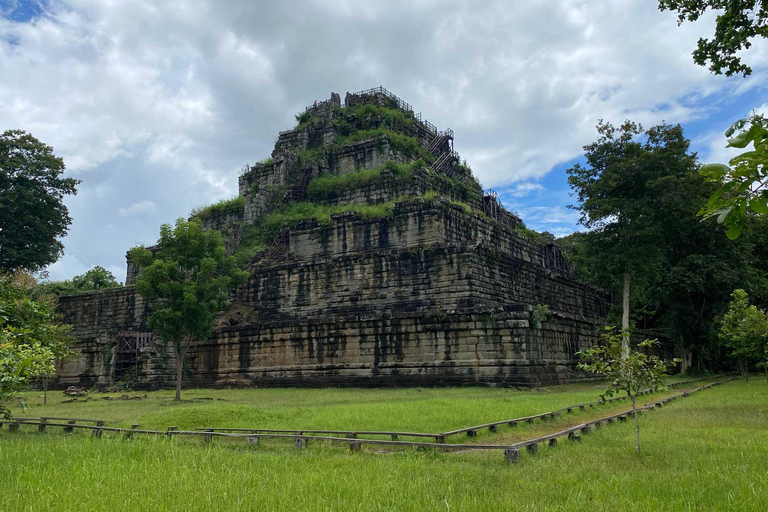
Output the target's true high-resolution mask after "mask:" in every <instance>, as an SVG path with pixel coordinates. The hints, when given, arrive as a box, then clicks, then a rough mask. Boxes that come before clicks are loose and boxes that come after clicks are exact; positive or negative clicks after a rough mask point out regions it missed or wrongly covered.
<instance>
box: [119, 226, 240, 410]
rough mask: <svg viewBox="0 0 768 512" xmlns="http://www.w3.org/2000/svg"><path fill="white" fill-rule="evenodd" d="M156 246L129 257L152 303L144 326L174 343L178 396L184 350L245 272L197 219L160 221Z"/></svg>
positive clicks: (205, 332) (205, 333) (209, 324)
mask: <svg viewBox="0 0 768 512" xmlns="http://www.w3.org/2000/svg"><path fill="white" fill-rule="evenodd" d="M157 247H158V250H156V251H148V250H146V249H144V248H143V247H134V248H133V249H131V251H130V258H131V260H132V261H133V262H134V263H136V265H137V266H138V267H139V268H140V269H141V272H140V274H139V276H138V278H137V280H136V291H137V292H138V293H139V294H141V296H142V297H144V298H146V299H148V300H150V301H151V303H152V305H153V308H152V314H151V316H150V317H149V322H148V323H149V326H150V327H151V328H152V329H156V330H157V331H159V333H160V336H161V338H162V340H163V342H165V343H170V344H172V345H173V348H174V352H175V355H176V398H177V399H180V398H181V377H182V368H183V361H184V357H185V356H186V353H187V350H188V349H189V347H190V346H191V345H192V344H193V343H194V342H196V341H199V340H206V339H208V337H209V336H210V334H211V330H212V329H213V323H214V318H215V314H216V312H217V311H221V310H222V309H224V308H225V307H226V305H227V299H228V294H229V291H230V290H233V289H234V288H235V287H237V286H238V285H240V284H241V283H243V282H245V280H246V279H247V278H248V273H247V272H245V271H242V270H239V269H238V267H237V264H236V262H235V258H233V257H231V256H230V257H227V256H226V255H225V250H224V241H223V239H222V237H221V233H219V232H218V231H215V230H208V231H206V230H203V224H202V222H201V221H200V220H199V219H192V220H190V221H186V220H184V219H178V220H177V221H176V226H175V227H172V226H171V225H170V224H163V225H162V226H161V227H160V239H159V240H158V242H157Z"/></svg>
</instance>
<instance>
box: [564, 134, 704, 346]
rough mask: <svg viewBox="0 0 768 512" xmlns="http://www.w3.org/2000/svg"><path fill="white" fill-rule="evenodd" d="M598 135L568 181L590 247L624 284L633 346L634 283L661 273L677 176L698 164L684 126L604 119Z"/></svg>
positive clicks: (625, 322)
mask: <svg viewBox="0 0 768 512" xmlns="http://www.w3.org/2000/svg"><path fill="white" fill-rule="evenodd" d="M597 131H598V134H599V137H598V140H597V141H596V142H594V143H592V144H589V145H587V146H584V151H585V157H586V164H587V165H586V166H582V165H581V164H576V165H574V166H573V167H572V168H570V169H568V171H567V172H568V175H569V176H568V183H569V184H570V185H571V188H572V189H573V195H575V196H576V197H577V200H578V203H577V205H575V206H572V208H575V209H578V210H579V212H580V213H581V218H580V219H579V222H580V223H581V224H582V225H584V226H585V227H587V228H588V229H590V230H591V232H590V236H589V237H587V238H586V239H585V243H586V244H587V246H588V247H587V251H588V252H589V253H591V254H595V255H599V258H600V259H601V273H602V274H603V275H604V276H606V277H605V278H604V280H607V281H610V282H611V283H612V284H613V285H614V286H616V287H620V288H621V289H622V299H623V300H622V322H621V325H622V330H623V332H624V335H625V339H624V347H625V350H626V349H628V345H629V340H628V338H627V336H628V334H627V333H628V332H629V327H630V325H629V319H630V284H631V282H632V281H633V280H635V281H640V282H642V281H644V280H647V279H650V278H652V276H653V275H655V274H656V273H657V270H658V268H659V267H660V264H661V261H662V260H663V251H662V247H661V246H660V244H659V240H660V237H661V236H662V233H661V226H662V225H663V221H664V220H665V219H662V216H663V212H661V211H660V210H659V204H660V202H662V201H663V200H665V199H666V198H667V195H668V192H667V190H666V187H667V186H668V182H669V180H670V177H674V176H682V175H686V174H690V173H691V172H695V171H696V170H697V169H698V163H697V161H696V156H695V154H689V153H688V149H689V147H690V141H689V140H688V139H686V138H685V137H684V136H683V132H682V128H681V127H680V126H679V125H666V124H662V125H659V126H655V127H653V128H651V129H649V130H646V131H643V128H642V126H640V125H638V124H635V123H633V122H631V121H626V122H625V123H624V124H622V125H621V126H619V127H614V126H613V125H612V124H610V123H607V122H603V121H602V120H601V121H600V122H599V124H598V125H597Z"/></svg>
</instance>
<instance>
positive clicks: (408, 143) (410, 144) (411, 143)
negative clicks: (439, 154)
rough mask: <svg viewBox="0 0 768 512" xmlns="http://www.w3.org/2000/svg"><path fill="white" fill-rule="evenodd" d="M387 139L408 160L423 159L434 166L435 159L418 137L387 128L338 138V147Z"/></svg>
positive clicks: (355, 132) (358, 131)
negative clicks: (370, 140)
mask: <svg viewBox="0 0 768 512" xmlns="http://www.w3.org/2000/svg"><path fill="white" fill-rule="evenodd" d="M382 137H385V138H386V139H387V140H389V145H390V147H391V148H392V149H394V150H395V151H398V152H400V153H401V154H402V155H403V156H405V157H408V158H415V159H418V158H420V159H422V160H424V161H425V162H426V163H427V164H429V165H432V164H433V163H434V161H435V157H434V155H433V154H432V153H430V152H429V151H427V149H426V148H425V147H423V146H421V145H420V144H419V141H418V139H416V137H410V136H408V135H403V134H401V133H397V132H395V131H392V130H390V129H388V128H386V127H379V128H375V129H371V130H357V131H353V132H351V133H350V134H349V135H346V136H337V138H336V145H337V146H338V147H340V148H344V147H347V146H349V145H351V144H354V143H357V142H361V141H364V140H369V139H379V138H382Z"/></svg>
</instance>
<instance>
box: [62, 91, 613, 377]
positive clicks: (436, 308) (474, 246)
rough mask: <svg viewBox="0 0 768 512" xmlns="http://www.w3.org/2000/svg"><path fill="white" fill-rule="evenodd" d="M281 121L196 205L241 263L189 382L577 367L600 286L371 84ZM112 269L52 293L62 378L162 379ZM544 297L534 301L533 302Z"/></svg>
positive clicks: (572, 372) (136, 312)
mask: <svg viewBox="0 0 768 512" xmlns="http://www.w3.org/2000/svg"><path fill="white" fill-rule="evenodd" d="M297 120H298V125H297V126H296V128H294V129H293V130H289V131H284V132H280V134H279V137H278V139H277V141H276V143H275V149H274V151H273V152H272V156H271V158H269V159H267V160H265V161H263V162H261V163H259V164H256V165H254V166H252V167H249V168H246V169H245V170H244V172H243V173H242V175H241V176H240V179H239V196H238V198H237V199H236V200H233V201H231V202H229V203H227V204H225V205H224V206H222V207H220V208H213V209H209V210H202V211H200V212H198V213H197V214H196V215H197V216H199V217H200V218H201V219H202V220H203V222H204V225H205V226H206V228H208V229H217V230H220V231H221V232H222V233H223V234H224V235H225V239H226V240H227V244H228V250H229V251H230V252H232V253H234V254H235V255H236V256H237V257H238V259H240V260H241V261H242V262H243V263H244V264H247V268H248V270H249V272H250V278H249V280H248V282H247V284H245V285H244V286H242V287H241V288H240V289H239V290H237V292H236V293H235V294H234V296H233V300H232V303H231V305H230V307H229V309H228V310H227V311H224V312H222V314H221V315H220V318H219V323H218V324H217V327H216V329H215V330H214V333H213V335H212V337H211V339H209V340H206V341H203V342H200V343H199V344H198V345H197V347H196V348H195V349H193V350H192V351H190V356H188V360H187V361H186V365H187V369H188V371H187V378H186V381H185V384H186V385H190V386H250V385H279V386H321V385H354V386H365V385H376V386H395V385H444V384H445V385H460V384H483V385H514V386H518V385H522V386H533V385H549V384H554V383H563V382H569V381H572V380H575V379H579V378H584V377H585V375H583V374H582V373H580V372H579V371H578V370H577V369H576V361H575V354H576V352H578V351H579V350H583V349H585V348H587V347H588V346H590V345H591V344H592V343H594V342H595V340H596V337H597V327H598V325H599V324H600V319H601V318H602V317H603V316H604V315H605V313H606V310H607V303H606V300H605V298H604V297H603V296H602V295H600V294H598V293H596V292H595V291H593V290H592V289H591V288H590V287H588V286H587V285H585V284H582V283H579V282H577V281H576V280H574V278H573V276H572V274H571V272H570V270H569V267H568V264H567V262H566V261H565V259H564V258H563V256H562V254H561V252H560V250H559V248H558V247H557V245H556V244H554V243H549V244H542V243H538V242H537V241H534V240H531V239H529V238H527V237H525V236H522V234H521V232H520V230H519V229H518V228H519V226H520V225H521V224H522V223H521V220H520V219H519V218H518V217H516V216H515V215H513V214H511V213H509V212H508V211H506V210H505V209H504V208H503V207H502V205H501V204H500V203H499V201H498V198H497V197H496V195H495V193H493V192H492V191H483V189H482V187H481V186H480V184H479V183H478V181H477V180H476V179H475V178H474V177H473V176H472V173H471V170H470V169H469V167H468V166H467V165H466V164H464V163H462V162H461V161H460V159H459V155H458V154H457V153H456V152H455V151H454V149H453V136H454V134H453V132H452V131H451V130H445V131H440V130H438V129H437V128H436V127H435V126H434V125H432V124H431V123H429V122H428V121H426V120H424V119H422V118H421V115H420V114H415V113H414V111H413V109H412V108H411V106H410V105H408V104H407V103H405V102H403V101H402V100H400V99H399V98H397V97H396V96H394V95H393V94H391V93H390V92H388V91H387V90H386V89H383V88H376V89H370V90H367V91H362V92H359V93H354V94H350V93H347V94H346V97H345V99H344V104H342V103H341V98H340V96H339V95H338V94H335V93H334V94H332V95H331V98H330V99H329V100H327V101H324V102H320V103H317V104H315V105H312V106H311V107H307V109H306V111H305V112H303V113H302V114H301V115H299V116H297ZM135 276H136V269H135V267H134V266H133V265H132V264H131V262H130V261H128V276H127V279H126V287H124V288H121V289H116V290H105V291H100V292H93V293H87V294H82V295H76V296H68V297H62V299H61V311H62V313H63V315H64V320H65V321H66V322H68V323H71V324H72V325H74V327H75V334H76V336H77V338H78V343H77V345H76V346H75V350H76V352H77V353H78V357H77V358H75V359H73V360H71V361H68V362H65V363H63V364H62V365H61V366H60V368H59V369H58V375H59V383H60V385H72V384H79V385H106V384H109V383H111V382H115V381H118V380H121V379H123V380H129V381H132V382H133V384H134V385H135V386H137V387H150V388H151V387H160V386H170V385H172V383H173V379H174V361H173V354H172V351H171V350H168V349H167V348H166V347H164V346H163V345H161V344H160V343H159V340H158V338H157V336H155V334H154V333H152V332H151V330H150V329H148V328H147V325H146V323H147V316H148V311H149V310H148V307H149V306H148V305H147V304H146V303H145V301H144V300H143V299H142V298H141V297H140V296H138V294H136V293H135V292H134V289H133V286H132V283H133V282H134V281H135ZM544 305H546V306H547V307H548V308H549V314H547V315H545V316H544V318H542V315H541V314H539V313H540V312H541V311H542V310H543V306H544Z"/></svg>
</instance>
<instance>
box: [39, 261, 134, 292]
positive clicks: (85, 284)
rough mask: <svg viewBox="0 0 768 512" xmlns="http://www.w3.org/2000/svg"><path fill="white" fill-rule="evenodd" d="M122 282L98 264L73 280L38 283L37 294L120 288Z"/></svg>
mask: <svg viewBox="0 0 768 512" xmlns="http://www.w3.org/2000/svg"><path fill="white" fill-rule="evenodd" d="M121 286H123V284H122V283H120V282H118V281H117V279H115V276H114V275H113V274H112V272H110V271H109V270H107V269H105V268H104V267H101V266H99V265H96V266H95V267H93V268H92V269H90V270H88V271H87V272H86V273H85V274H81V275H78V276H75V277H73V278H72V279H71V280H69V279H67V280H64V281H48V282H43V283H40V284H39V285H37V288H35V291H34V293H35V295H71V294H75V293H83V292H92V291H96V290H107V289H110V288H120V287H121Z"/></svg>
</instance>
